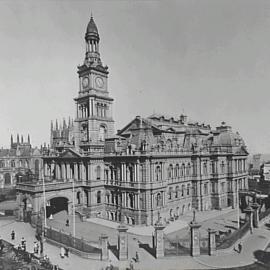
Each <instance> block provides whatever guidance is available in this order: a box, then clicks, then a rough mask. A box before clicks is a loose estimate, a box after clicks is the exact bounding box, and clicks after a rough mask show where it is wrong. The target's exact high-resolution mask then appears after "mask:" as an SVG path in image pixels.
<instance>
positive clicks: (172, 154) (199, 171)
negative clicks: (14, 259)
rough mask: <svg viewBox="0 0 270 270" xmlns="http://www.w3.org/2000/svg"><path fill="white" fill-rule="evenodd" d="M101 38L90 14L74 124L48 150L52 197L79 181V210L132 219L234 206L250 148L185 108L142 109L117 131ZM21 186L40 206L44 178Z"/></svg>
mask: <svg viewBox="0 0 270 270" xmlns="http://www.w3.org/2000/svg"><path fill="white" fill-rule="evenodd" d="M99 41H100V38H99V34H98V29H97V27H96V24H95V23H94V20H93V18H91V19H90V22H89V24H88V27H87V31H86V34H85V43H86V53H85V60H84V63H83V65H81V66H79V67H78V76H79V92H78V96H77V97H76V98H75V99H74V100H75V103H76V118H75V120H74V124H73V125H72V130H71V129H69V131H68V133H70V134H69V135H67V134H66V135H65V136H63V138H62V142H61V139H60V140H59V136H58V139H57V140H58V141H57V140H56V137H57V136H54V133H52V134H53V136H52V140H51V150H50V152H49V153H48V155H47V156H45V157H43V161H44V175H45V186H46V204H47V205H48V204H50V203H49V201H50V198H53V197H57V196H58V197H62V198H65V200H68V203H70V202H71V201H72V200H73V198H71V193H72V192H73V191H72V189H74V192H75V202H74V203H75V205H76V210H77V211H78V212H81V213H83V214H87V215H89V216H99V217H102V218H106V219H109V220H114V221H122V222H124V223H127V224H134V225H153V224H155V223H156V222H157V221H158V220H160V219H162V221H168V220H175V219H178V218H179V217H180V216H181V215H183V214H184V213H186V212H187V211H191V210H192V209H193V208H195V209H197V210H198V211H208V210H211V209H224V208H226V207H233V208H234V207H236V205H237V203H238V196H237V194H238V191H239V189H244V188H247V168H246V167H247V166H246V159H247V155H248V153H247V150H246V146H245V143H244V141H243V139H242V138H241V136H240V135H239V134H238V133H234V132H233V131H232V129H231V127H230V126H228V125H226V124H225V123H224V122H223V123H222V124H221V126H219V127H217V128H216V129H212V128H211V127H210V126H209V125H204V124H199V123H197V122H191V121H188V119H187V117H186V116H185V115H180V116H179V117H168V116H164V115H158V114H153V115H151V116H149V117H146V118H143V117H140V116H137V117H135V118H134V119H133V120H132V121H131V122H130V123H128V124H127V125H126V126H125V127H124V128H123V129H121V130H119V131H118V132H117V134H116V135H114V134H115V133H114V120H113V117H112V103H113V99H112V98H111V97H110V96H109V91H108V67H107V66H104V65H103V64H102V62H101V59H100V53H99ZM63 125H64V124H63ZM52 129H53V130H55V129H56V127H55V128H54V127H53V128H52ZM63 134H64V133H63ZM56 141H57V143H56ZM57 145H58V146H59V145H62V146H63V145H64V146H65V147H57ZM73 182H74V185H75V188H74V186H72V183H73ZM30 189H31V190H30ZM17 190H18V193H19V194H20V196H21V197H19V199H18V203H19V204H20V202H21V201H22V198H24V200H25V198H26V197H27V196H28V197H29V196H30V191H31V196H30V197H31V198H32V200H33V202H32V204H31V205H32V208H33V211H34V212H38V211H40V209H41V205H42V194H43V193H42V192H43V189H42V183H33V186H32V188H30V186H29V185H28V186H25V185H18V186H17ZM65 194H66V195H65ZM63 205H64V203H63ZM59 210H60V209H59ZM66 210H68V209H67V207H66Z"/></svg>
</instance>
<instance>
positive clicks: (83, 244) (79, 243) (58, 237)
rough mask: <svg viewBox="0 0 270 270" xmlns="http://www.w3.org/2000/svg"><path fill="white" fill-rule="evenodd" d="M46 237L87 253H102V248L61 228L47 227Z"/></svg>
mask: <svg viewBox="0 0 270 270" xmlns="http://www.w3.org/2000/svg"><path fill="white" fill-rule="evenodd" d="M46 238H48V239H50V240H53V241H56V242H58V243H60V244H63V245H65V246H67V247H70V248H74V249H76V250H79V251H82V252H85V253H91V254H101V248H98V247H94V246H93V245H91V244H90V243H88V242H87V241H86V240H85V239H83V238H81V239H80V238H76V237H73V236H72V235H71V234H67V233H65V232H63V231H61V230H60V231H57V230H54V229H52V228H46Z"/></svg>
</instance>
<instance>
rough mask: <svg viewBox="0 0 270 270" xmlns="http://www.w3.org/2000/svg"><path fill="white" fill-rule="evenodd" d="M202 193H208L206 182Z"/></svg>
mask: <svg viewBox="0 0 270 270" xmlns="http://www.w3.org/2000/svg"><path fill="white" fill-rule="evenodd" d="M204 195H208V184H207V183H206V184H204Z"/></svg>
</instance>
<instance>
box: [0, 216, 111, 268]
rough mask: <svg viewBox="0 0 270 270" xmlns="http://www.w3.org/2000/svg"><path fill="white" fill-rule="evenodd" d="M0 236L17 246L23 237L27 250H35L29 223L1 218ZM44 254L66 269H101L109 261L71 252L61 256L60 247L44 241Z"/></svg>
mask: <svg viewBox="0 0 270 270" xmlns="http://www.w3.org/2000/svg"><path fill="white" fill-rule="evenodd" d="M12 230H14V231H15V233H16V238H15V241H11V237H10V233H11V231H12ZM0 237H2V239H4V240H6V241H8V242H10V243H12V244H14V245H15V246H17V245H18V244H19V243H20V242H21V238H22V237H24V238H25V240H26V250H27V251H28V252H33V243H34V241H36V239H35V229H33V228H32V227H31V225H30V224H28V223H23V222H16V221H14V220H2V219H0ZM44 254H46V255H48V257H49V258H50V261H51V262H52V264H58V265H59V266H60V267H61V268H62V269H64V270H74V269H82V270H99V269H101V268H102V267H104V266H106V265H107V264H108V263H107V262H102V261H97V260H91V259H84V258H81V257H79V256H77V255H74V254H72V253H70V255H69V258H64V259H61V258H60V255H59V254H60V249H59V248H58V247H56V246H54V245H51V244H49V243H47V242H45V243H44Z"/></svg>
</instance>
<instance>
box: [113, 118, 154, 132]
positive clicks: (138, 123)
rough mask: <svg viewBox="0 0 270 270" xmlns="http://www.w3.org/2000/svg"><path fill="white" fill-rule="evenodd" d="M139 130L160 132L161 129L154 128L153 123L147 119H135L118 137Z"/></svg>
mask: <svg viewBox="0 0 270 270" xmlns="http://www.w3.org/2000/svg"><path fill="white" fill-rule="evenodd" d="M139 128H142V129H149V128H150V129H153V130H158V131H159V129H158V128H157V127H156V126H154V125H153V124H152V123H151V122H149V121H147V120H146V119H143V118H142V119H139V118H137V117H136V118H135V119H133V120H132V121H131V122H129V124H127V125H126V126H125V127H124V128H123V129H121V130H120V131H119V132H118V133H117V135H119V136H121V135H124V134H129V133H132V131H133V130H138V129H139Z"/></svg>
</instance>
